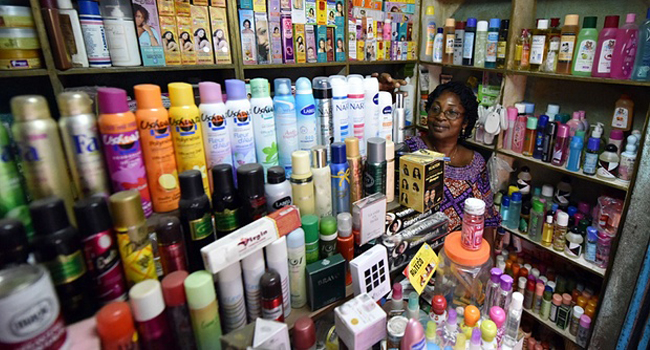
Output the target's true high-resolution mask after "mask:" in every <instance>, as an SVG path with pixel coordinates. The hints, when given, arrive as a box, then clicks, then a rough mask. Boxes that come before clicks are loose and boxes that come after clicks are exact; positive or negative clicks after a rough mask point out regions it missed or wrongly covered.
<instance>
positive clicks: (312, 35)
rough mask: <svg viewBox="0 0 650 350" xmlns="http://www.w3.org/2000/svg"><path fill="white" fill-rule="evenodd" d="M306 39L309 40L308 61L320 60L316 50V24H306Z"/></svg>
mask: <svg viewBox="0 0 650 350" xmlns="http://www.w3.org/2000/svg"><path fill="white" fill-rule="evenodd" d="M305 41H306V42H307V62H308V63H316V62H318V58H317V51H316V26H315V25H312V24H306V25H305Z"/></svg>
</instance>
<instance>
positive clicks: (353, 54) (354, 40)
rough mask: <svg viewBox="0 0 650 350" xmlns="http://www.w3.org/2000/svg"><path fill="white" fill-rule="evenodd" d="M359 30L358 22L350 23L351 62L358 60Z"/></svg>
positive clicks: (349, 45) (352, 21)
mask: <svg viewBox="0 0 650 350" xmlns="http://www.w3.org/2000/svg"><path fill="white" fill-rule="evenodd" d="M356 30H357V22H356V20H350V21H348V32H349V33H350V34H348V52H349V57H350V60H351V61H356V60H357V35H356V34H355V33H356Z"/></svg>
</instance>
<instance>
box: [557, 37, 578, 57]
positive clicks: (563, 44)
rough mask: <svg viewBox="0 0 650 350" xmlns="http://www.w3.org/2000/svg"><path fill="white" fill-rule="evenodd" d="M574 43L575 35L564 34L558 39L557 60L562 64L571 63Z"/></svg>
mask: <svg viewBox="0 0 650 350" xmlns="http://www.w3.org/2000/svg"><path fill="white" fill-rule="evenodd" d="M575 43H576V35H575V34H565V35H562V37H561V38H560V53H559V60H560V61H562V62H571V60H573V46H574V45H575Z"/></svg>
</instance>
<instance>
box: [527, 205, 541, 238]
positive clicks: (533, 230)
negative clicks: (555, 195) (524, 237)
mask: <svg viewBox="0 0 650 350" xmlns="http://www.w3.org/2000/svg"><path fill="white" fill-rule="evenodd" d="M543 226H544V204H543V203H542V202H540V201H538V200H533V207H532V210H531V212H530V225H529V226H528V237H530V239H531V240H532V241H534V242H540V241H541V239H542V230H543Z"/></svg>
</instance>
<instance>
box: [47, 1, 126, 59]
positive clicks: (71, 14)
mask: <svg viewBox="0 0 650 350" xmlns="http://www.w3.org/2000/svg"><path fill="white" fill-rule="evenodd" d="M56 3H57V5H58V8H59V16H60V18H61V27H62V30H63V34H64V35H65V36H66V40H69V41H70V42H69V44H71V46H72V45H74V47H70V51H71V52H70V53H71V56H72V64H73V65H74V66H76V67H88V56H87V54H86V44H85V43H84V36H83V34H82V29H81V25H80V23H79V14H78V13H77V10H75V9H74V7H72V1H70V0H57V1H56ZM136 46H137V45H136Z"/></svg>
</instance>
